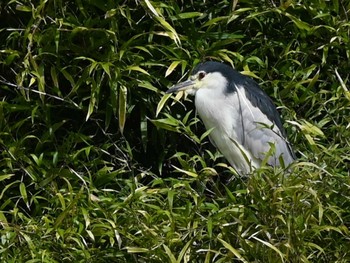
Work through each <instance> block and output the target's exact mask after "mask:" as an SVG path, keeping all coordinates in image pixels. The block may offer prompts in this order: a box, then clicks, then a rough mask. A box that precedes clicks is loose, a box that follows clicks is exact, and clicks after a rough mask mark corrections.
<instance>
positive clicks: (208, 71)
mask: <svg viewBox="0 0 350 263" xmlns="http://www.w3.org/2000/svg"><path fill="white" fill-rule="evenodd" d="M234 74H235V71H234V70H233V69H232V68H231V67H230V66H228V65H225V64H223V63H220V62H213V61H208V62H204V63H201V64H199V65H198V66H197V67H196V68H195V69H194V70H193V72H192V75H191V76H190V78H189V79H188V80H186V81H184V82H180V83H178V84H176V85H174V86H173V87H171V88H170V89H169V90H167V92H166V93H175V92H179V91H186V92H187V93H189V94H192V95H195V94H196V92H197V91H198V90H199V89H202V88H209V89H220V90H222V91H225V92H229V90H228V89H229V86H230V85H229V83H230V82H231V80H232V78H233V77H234Z"/></svg>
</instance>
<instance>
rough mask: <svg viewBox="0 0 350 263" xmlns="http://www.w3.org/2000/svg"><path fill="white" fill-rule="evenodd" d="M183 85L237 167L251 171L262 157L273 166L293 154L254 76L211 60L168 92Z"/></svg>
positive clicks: (217, 143)
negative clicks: (243, 73)
mask: <svg viewBox="0 0 350 263" xmlns="http://www.w3.org/2000/svg"><path fill="white" fill-rule="evenodd" d="M183 90H186V91H187V92H188V93H190V94H192V95H195V106H196V109H197V112H198V114H199V116H200V118H201V119H202V121H203V122H204V125H205V127H206V129H208V130H209V129H212V131H211V133H210V135H209V137H210V139H211V142H212V143H213V144H214V145H215V146H216V147H217V148H218V149H219V151H220V152H221V153H222V154H223V155H224V156H225V158H226V159H227V160H228V162H229V163H230V164H231V165H232V166H233V167H234V168H235V169H236V170H237V172H238V173H240V174H249V173H250V172H252V171H253V170H254V169H255V168H258V167H260V166H261V163H262V161H263V160H265V161H267V163H268V164H269V165H272V166H279V165H281V162H283V163H284V166H287V165H289V164H290V163H291V162H292V161H293V160H294V158H295V157H294V153H293V152H292V150H291V147H290V145H289V143H288V141H287V139H286V134H285V131H284V129H283V126H282V122H281V119H280V116H279V114H278V112H277V109H276V107H275V105H274V104H273V102H272V100H271V99H270V98H269V96H268V95H267V94H266V93H265V92H264V91H263V90H262V89H261V88H260V87H259V85H258V84H257V83H256V82H255V81H254V80H252V79H251V78H249V77H247V76H244V75H242V74H240V73H239V72H237V71H236V70H234V69H233V68H231V67H230V66H228V65H225V64H223V63H219V62H212V61H209V62H204V63H201V64H199V65H198V66H197V67H196V68H195V69H194V70H193V73H192V76H191V77H190V79H189V80H187V81H184V82H181V83H179V84H177V85H175V86H173V87H172V88H170V89H169V90H168V91H167V93H174V92H178V91H183ZM265 158H266V159H265Z"/></svg>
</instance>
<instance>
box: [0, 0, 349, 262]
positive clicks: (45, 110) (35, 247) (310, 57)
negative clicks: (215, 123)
mask: <svg viewBox="0 0 350 263" xmlns="http://www.w3.org/2000/svg"><path fill="white" fill-rule="evenodd" d="M349 10H350V4H349V3H347V2H346V1H339V0H333V1H332V2H329V1H325V0H316V1H286V2H284V1H281V2H280V3H277V2H275V1H264V2H261V1H257V0H254V1H245V0H242V1H232V2H230V1H221V2H219V3H216V4H215V5H214V4H213V3H211V2H210V1H199V0H198V1H173V0H168V1H149V0H143V1H124V2H123V1H110V0H108V1H89V0H86V1H81V0H76V1H60V0H57V1H45V0H41V1H34V0H28V1H25V0H20V1H5V2H3V3H0V12H1V18H2V19H1V22H0V23H1V24H2V27H1V28H2V29H0V39H1V41H0V94H1V102H0V147H1V153H0V154H1V159H0V168H1V174H0V200H1V203H0V226H1V228H0V236H1V239H0V240H1V241H0V259H1V262H39V261H40V262H164V261H170V262H233V261H242V262H348V261H349V260H350V255H349V252H348V251H349V225H350V218H349V217H350V214H349V211H350V209H349V207H350V200H349V196H350V186H349V185H350V182H349V168H350V162H349V161H350V158H349V152H350V142H349V138H350V131H349V130H350V125H349V122H350V117H349V116H350V93H349V90H348V88H347V86H348V82H349V72H350V64H349V61H350V43H349V39H350V36H349V30H350V28H349V27H350V24H349V22H348V21H349V19H348V16H349ZM203 60H217V61H224V62H226V63H228V64H231V65H233V66H235V68H236V69H237V70H239V71H242V72H243V73H244V74H246V75H249V76H251V77H252V78H255V79H256V80H257V81H258V82H259V83H260V85H261V87H262V88H263V89H264V90H265V91H266V92H267V93H268V94H269V95H270V96H271V97H272V98H273V100H274V101H275V103H276V105H278V106H279V109H280V112H281V115H282V117H283V119H284V120H285V122H284V123H285V127H286V130H287V132H288V134H289V139H290V141H291V143H292V144H293V146H294V149H295V151H296V152H297V155H298V161H297V162H296V163H295V164H294V165H293V167H292V168H291V169H292V173H291V174H290V175H289V176H287V174H288V173H287V172H285V171H283V170H282V169H281V168H274V169H273V168H271V167H263V168H261V169H259V170H257V171H256V172H255V173H254V174H253V175H252V176H251V177H249V178H240V177H237V175H236V173H235V172H234V171H233V170H232V169H231V168H230V167H228V166H227V164H225V160H224V159H223V158H222V156H221V155H220V154H219V153H218V152H217V151H216V150H215V149H214V147H212V146H211V145H210V144H209V142H208V138H207V135H208V133H207V132H205V129H204V128H203V125H202V124H201V122H200V121H199V119H198V118H197V117H196V114H195V109H194V107H193V103H192V101H191V99H190V98H186V99H184V100H181V102H180V103H172V100H171V99H169V97H166V96H165V95H164V92H165V91H166V90H167V88H169V87H170V86H171V85H172V84H174V83H176V82H177V81H178V80H179V79H180V78H181V76H182V75H185V74H188V73H189V72H190V70H191V69H192V68H193V66H194V65H195V64H197V63H198V62H200V61H203Z"/></svg>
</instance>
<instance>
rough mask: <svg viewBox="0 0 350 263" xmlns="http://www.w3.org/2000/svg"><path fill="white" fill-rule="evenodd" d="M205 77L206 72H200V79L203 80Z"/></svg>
mask: <svg viewBox="0 0 350 263" xmlns="http://www.w3.org/2000/svg"><path fill="white" fill-rule="evenodd" d="M204 77H205V72H203V71H201V72H199V74H198V79H199V80H201V79H202V78H204Z"/></svg>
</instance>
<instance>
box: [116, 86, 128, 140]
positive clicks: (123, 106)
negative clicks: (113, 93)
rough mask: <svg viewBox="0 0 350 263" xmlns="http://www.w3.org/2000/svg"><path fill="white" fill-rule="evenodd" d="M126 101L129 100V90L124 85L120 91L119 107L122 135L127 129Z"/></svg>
mask: <svg viewBox="0 0 350 263" xmlns="http://www.w3.org/2000/svg"><path fill="white" fill-rule="evenodd" d="M126 99H127V88H126V87H125V86H123V85H122V86H120V89H119V106H118V117H119V130H120V132H121V133H123V132H124V127H125V120H126Z"/></svg>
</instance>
